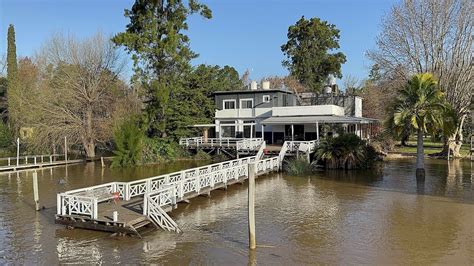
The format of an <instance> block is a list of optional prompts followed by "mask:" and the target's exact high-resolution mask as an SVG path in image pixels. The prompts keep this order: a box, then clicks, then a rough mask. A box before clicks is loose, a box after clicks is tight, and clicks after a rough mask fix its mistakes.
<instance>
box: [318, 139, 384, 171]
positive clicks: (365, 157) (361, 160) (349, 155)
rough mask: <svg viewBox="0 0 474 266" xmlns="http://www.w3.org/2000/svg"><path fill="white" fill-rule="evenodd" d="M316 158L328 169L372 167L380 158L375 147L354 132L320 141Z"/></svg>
mask: <svg viewBox="0 0 474 266" xmlns="http://www.w3.org/2000/svg"><path fill="white" fill-rule="evenodd" d="M316 158H317V160H318V161H319V162H322V163H324V164H325V165H326V168H328V169H358V168H362V169H365V168H371V167H373V166H374V163H375V162H376V161H377V160H378V155H377V152H376V151H375V149H374V148H373V147H372V146H370V145H367V143H366V142H365V141H363V140H361V139H360V138H359V137H358V136H357V135H354V134H343V135H340V136H337V137H335V138H327V139H325V140H324V141H322V142H321V143H320V147H319V148H318V150H317V151H316Z"/></svg>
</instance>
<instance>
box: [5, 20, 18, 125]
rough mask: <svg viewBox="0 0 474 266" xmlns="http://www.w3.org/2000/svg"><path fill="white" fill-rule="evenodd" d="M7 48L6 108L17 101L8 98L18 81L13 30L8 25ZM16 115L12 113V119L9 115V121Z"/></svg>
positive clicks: (13, 91)
mask: <svg viewBox="0 0 474 266" xmlns="http://www.w3.org/2000/svg"><path fill="white" fill-rule="evenodd" d="M7 38H8V40H7V41H8V47H7V81H8V83H7V95H8V96H7V106H8V108H10V106H12V105H15V103H14V100H15V99H17V98H16V97H10V95H14V94H15V92H16V88H17V81H18V66H17V59H16V44H15V28H14V27H13V25H11V24H10V26H8V37H7ZM16 115H17V114H16V113H14V114H13V117H11V115H9V119H11V120H12V121H15V119H16V118H15V116H16Z"/></svg>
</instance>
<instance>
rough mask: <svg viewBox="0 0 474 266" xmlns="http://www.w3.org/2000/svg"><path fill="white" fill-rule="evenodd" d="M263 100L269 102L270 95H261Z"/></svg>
mask: <svg viewBox="0 0 474 266" xmlns="http://www.w3.org/2000/svg"><path fill="white" fill-rule="evenodd" d="M263 102H264V103H269V102H270V95H263Z"/></svg>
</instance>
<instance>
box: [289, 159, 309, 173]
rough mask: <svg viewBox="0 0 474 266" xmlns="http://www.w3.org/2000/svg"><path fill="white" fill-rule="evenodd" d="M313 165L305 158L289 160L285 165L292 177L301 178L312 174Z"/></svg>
mask: <svg viewBox="0 0 474 266" xmlns="http://www.w3.org/2000/svg"><path fill="white" fill-rule="evenodd" d="M311 168H312V166H311V164H310V163H309V162H308V160H306V159H305V158H302V157H300V158H296V159H292V160H289V161H288V163H286V164H285V171H286V172H287V173H288V174H290V175H292V176H301V175H307V174H310V173H311Z"/></svg>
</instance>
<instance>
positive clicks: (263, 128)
mask: <svg viewBox="0 0 474 266" xmlns="http://www.w3.org/2000/svg"><path fill="white" fill-rule="evenodd" d="M261 127H262V140H265V138H264V136H265V126H263V124H262V125H261Z"/></svg>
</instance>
